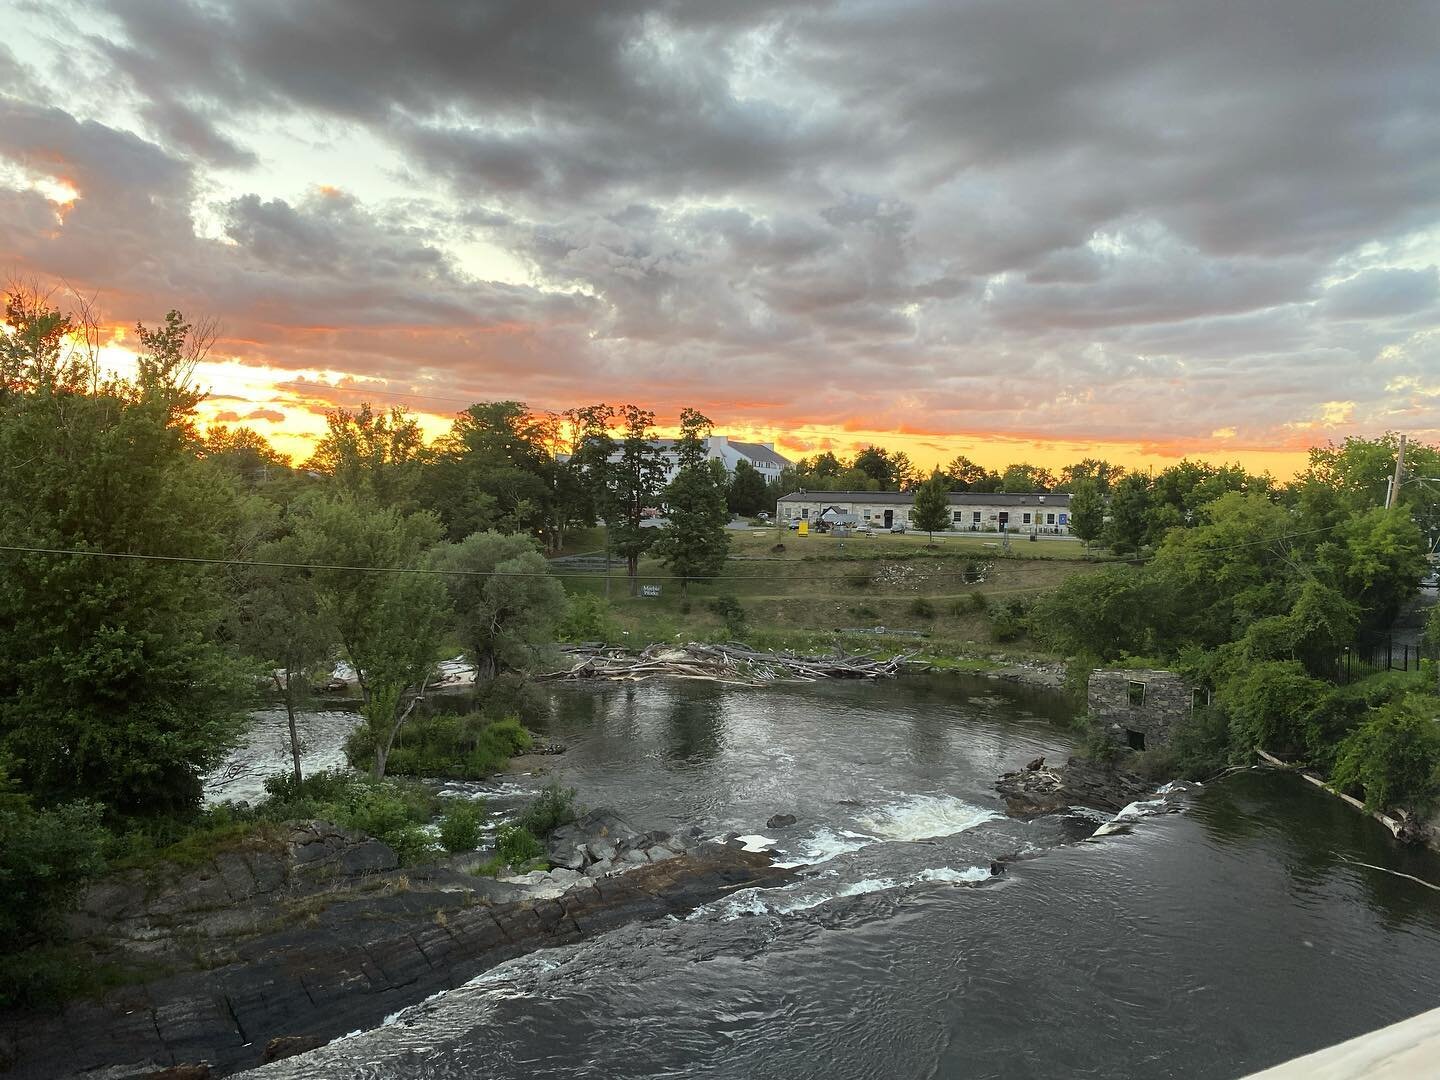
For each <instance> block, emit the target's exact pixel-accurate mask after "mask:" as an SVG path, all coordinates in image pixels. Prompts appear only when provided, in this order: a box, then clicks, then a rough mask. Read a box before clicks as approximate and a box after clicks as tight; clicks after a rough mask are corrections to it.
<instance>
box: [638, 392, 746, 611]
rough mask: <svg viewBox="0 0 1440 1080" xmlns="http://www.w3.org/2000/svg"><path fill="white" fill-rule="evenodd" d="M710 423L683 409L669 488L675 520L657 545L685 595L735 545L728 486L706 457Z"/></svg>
mask: <svg viewBox="0 0 1440 1080" xmlns="http://www.w3.org/2000/svg"><path fill="white" fill-rule="evenodd" d="M710 428H711V425H710V421H709V420H708V419H707V418H706V417H704V416H701V415H700V414H699V413H698V412H696V411H695V410H693V409H686V410H685V411H684V412H683V413H682V414H681V419H680V432H681V434H680V439H679V443H678V445H677V447H676V450H677V455H678V457H679V461H680V471H679V472H678V473H676V475H675V479H674V480H672V481H671V482H670V485H669V487H667V488H666V489H665V502H666V505H667V506H668V507H669V519H670V523H669V525H667V526H666V528H665V530H664V532H663V533H662V534H661V536H660V539H659V540H658V541H657V542H656V545H655V553H656V554H657V555H658V556H659V557H660V561H661V562H662V563H664V565H665V566H666V567H667V568H668V569H669V570H670V572H671V573H673V574H674V575H675V576H676V577H678V578H679V579H680V593H681V595H682V596H684V595H687V594H688V593H689V591H690V582H691V580H692V579H695V578H702V577H710V576H713V575H716V574H719V573H720V571H721V570H723V569H724V568H725V558H726V556H727V555H728V554H729V551H730V534H729V533H728V532H726V531H725V523H726V521H727V520H728V518H729V514H728V512H727V510H726V507H725V488H724V486H723V484H722V483H721V481H720V479H719V477H717V476H716V475H715V472H714V471H713V470H712V469H711V468H710V463H708V462H706V460H705V439H706V437H707V436H708V435H709V433H710ZM722 468H723V466H722ZM722 475H723V473H722Z"/></svg>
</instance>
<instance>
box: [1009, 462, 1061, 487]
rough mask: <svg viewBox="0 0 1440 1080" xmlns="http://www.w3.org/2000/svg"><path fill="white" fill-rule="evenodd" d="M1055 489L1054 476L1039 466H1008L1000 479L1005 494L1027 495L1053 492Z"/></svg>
mask: <svg viewBox="0 0 1440 1080" xmlns="http://www.w3.org/2000/svg"><path fill="white" fill-rule="evenodd" d="M1054 487H1055V477H1054V475H1052V474H1051V472H1050V470H1049V469H1045V468H1041V467H1040V466H1039V465H1025V464H1021V465H1007V466H1005V472H1004V473H1002V474H1001V477H1000V490H1001V491H1004V492H1019V493H1022V494H1027V493H1030V492H1045V491H1051V490H1053V489H1054Z"/></svg>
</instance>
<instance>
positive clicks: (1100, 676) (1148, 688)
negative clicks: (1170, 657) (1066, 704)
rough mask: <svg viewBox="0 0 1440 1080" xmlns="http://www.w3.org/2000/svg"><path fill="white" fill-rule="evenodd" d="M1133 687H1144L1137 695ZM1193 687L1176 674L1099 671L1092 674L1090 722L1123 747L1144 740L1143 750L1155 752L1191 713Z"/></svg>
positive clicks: (1089, 694) (1088, 700)
mask: <svg viewBox="0 0 1440 1080" xmlns="http://www.w3.org/2000/svg"><path fill="white" fill-rule="evenodd" d="M1132 684H1134V685H1138V686H1141V687H1143V688H1144V689H1143V691H1140V692H1139V693H1138V694H1137V695H1136V696H1138V697H1140V698H1141V699H1142V700H1141V702H1140V704H1138V705H1137V704H1135V703H1134V701H1133V698H1132V690H1131V687H1132ZM1191 698H1192V693H1191V687H1190V686H1189V685H1188V684H1187V683H1185V682H1184V681H1183V680H1182V679H1181V678H1180V676H1178V675H1176V674H1175V673H1174V672H1173V671H1151V670H1140V671H1127V670H1115V669H1109V670H1099V671H1093V672H1091V673H1090V685H1089V691H1088V694H1087V704H1088V706H1089V710H1090V720H1091V722H1092V723H1093V724H1094V725H1095V726H1096V728H1097V729H1098V730H1101V731H1104V732H1105V733H1106V734H1107V735H1109V736H1110V737H1111V738H1112V739H1114V740H1115V741H1116V742H1118V743H1119V744H1120V745H1121V746H1127V745H1134V743H1135V742H1137V741H1138V740H1136V739H1134V738H1133V737H1132V735H1131V733H1132V732H1133V733H1134V734H1135V735H1139V736H1143V737H1144V743H1145V745H1144V749H1146V750H1152V749H1154V748H1155V747H1157V746H1164V745H1165V744H1166V743H1168V742H1169V741H1170V733H1171V731H1173V730H1174V727H1175V725H1176V724H1178V723H1180V722H1181V721H1183V720H1185V719H1187V718H1188V717H1189V716H1190V710H1191Z"/></svg>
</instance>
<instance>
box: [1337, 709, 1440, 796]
mask: <svg viewBox="0 0 1440 1080" xmlns="http://www.w3.org/2000/svg"><path fill="white" fill-rule="evenodd" d="M1437 713H1440V707H1437V702H1436V699H1435V698H1434V697H1432V696H1429V695H1420V694H1413V695H1410V696H1409V697H1407V698H1405V699H1403V700H1400V701H1395V702H1391V703H1390V704H1387V705H1385V706H1384V707H1382V708H1379V709H1376V710H1374V711H1373V712H1372V713H1371V714H1370V716H1369V718H1368V719H1366V721H1365V722H1364V723H1363V724H1361V725H1360V726H1359V727H1358V728H1356V729H1355V731H1353V732H1352V733H1351V734H1350V735H1349V736H1347V737H1346V738H1345V740H1344V741H1343V742H1342V743H1341V744H1340V751H1339V754H1338V756H1337V757H1336V761H1335V773H1334V777H1333V779H1334V782H1335V784H1336V785H1337V786H1339V787H1340V788H1342V789H1345V788H1360V789H1362V790H1363V791H1364V792H1365V805H1366V807H1367V808H1369V809H1371V810H1389V809H1392V808H1404V809H1406V810H1410V811H1412V812H1413V813H1416V814H1424V813H1425V812H1426V811H1428V810H1429V809H1430V808H1431V807H1433V806H1434V805H1435V802H1436V799H1437V797H1440V724H1437V720H1440V715H1437Z"/></svg>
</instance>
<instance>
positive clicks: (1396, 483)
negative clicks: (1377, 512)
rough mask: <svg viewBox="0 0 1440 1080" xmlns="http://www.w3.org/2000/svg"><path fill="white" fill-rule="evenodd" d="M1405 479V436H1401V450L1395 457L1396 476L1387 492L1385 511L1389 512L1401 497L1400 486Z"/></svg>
mask: <svg viewBox="0 0 1440 1080" xmlns="http://www.w3.org/2000/svg"><path fill="white" fill-rule="evenodd" d="M1404 478H1405V436H1404V435H1401V436H1400V450H1399V452H1398V453H1397V454H1396V455H1395V476H1394V478H1393V479H1392V480H1391V481H1390V487H1389V488H1388V489H1387V490H1386V492H1385V509H1386V510H1389V509H1390V508H1391V507H1392V506H1394V505H1395V500H1396V499H1398V498H1399V497H1400V485H1401V483H1403V482H1404Z"/></svg>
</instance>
